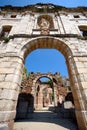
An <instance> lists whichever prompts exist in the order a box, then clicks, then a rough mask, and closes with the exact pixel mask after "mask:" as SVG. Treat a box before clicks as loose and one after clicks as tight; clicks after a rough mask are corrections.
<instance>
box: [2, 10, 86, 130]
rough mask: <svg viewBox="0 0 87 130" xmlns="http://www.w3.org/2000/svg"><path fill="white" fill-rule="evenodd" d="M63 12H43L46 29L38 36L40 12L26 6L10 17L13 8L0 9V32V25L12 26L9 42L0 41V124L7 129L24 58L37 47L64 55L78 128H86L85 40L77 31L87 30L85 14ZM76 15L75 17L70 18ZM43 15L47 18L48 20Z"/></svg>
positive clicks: (17, 91)
mask: <svg viewBox="0 0 87 130" xmlns="http://www.w3.org/2000/svg"><path fill="white" fill-rule="evenodd" d="M64 12H65V11H64ZM64 12H62V11H60V12H58V13H52V12H51V13H49V12H48V13H47V14H46V12H45V13H43V14H44V15H46V17H45V16H44V18H45V19H46V20H45V25H46V26H45V27H46V28H44V31H43V32H44V33H43V34H44V35H42V34H41V30H40V28H39V29H38V28H37V20H38V17H39V16H40V15H42V14H40V13H38V12H34V13H33V14H32V13H31V12H29V11H28V10H27V9H26V11H25V14H24V13H23V12H21V13H20V11H19V12H18V11H17V12H16V14H17V16H16V17H15V18H12V17H10V15H11V14H12V13H14V11H12V10H9V11H7V12H6V11H4V10H2V13H1V15H0V32H1V33H2V30H3V26H9V25H10V26H12V29H11V31H10V33H9V35H8V36H10V40H9V42H7V43H5V42H4V40H0V122H1V124H2V125H3V124H4V123H5V124H6V125H7V127H9V130H12V122H13V120H14V118H15V114H16V105H17V100H18V93H19V87H20V85H21V79H22V69H23V64H24V60H25V58H26V56H27V55H28V54H29V53H30V52H31V51H33V50H35V49H37V48H54V49H57V50H59V51H60V52H61V53H62V54H63V55H64V57H65V59H66V64H67V67H68V72H69V77H70V82H71V86H72V93H73V97H74V102H75V109H76V116H77V121H78V125H79V129H80V130H83V129H84V130H86V129H87V116H86V115H87V103H86V102H87V44H86V43H87V39H86V37H85V38H84V37H83V36H82V34H81V33H80V30H79V29H81V30H85V32H86V31H87V17H86V15H83V13H81V12H75V11H74V12H73V11H71V12H67V11H66V13H64ZM76 14H77V15H79V17H74V15H76ZM85 14H86V12H85ZM47 16H50V17H51V18H50V21H48V18H47ZM52 20H53V25H54V26H51V27H52V28H51V29H50V28H49V26H47V25H48V24H49V25H50V24H52ZM47 23H48V24H47ZM78 26H80V28H79V27H78ZM45 29H46V30H45ZM47 31H49V33H47ZM1 104H2V105H1Z"/></svg>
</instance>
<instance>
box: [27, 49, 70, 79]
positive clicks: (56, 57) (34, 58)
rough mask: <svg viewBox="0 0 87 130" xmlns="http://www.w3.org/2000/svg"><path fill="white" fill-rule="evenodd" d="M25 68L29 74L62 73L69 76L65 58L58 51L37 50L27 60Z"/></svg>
mask: <svg viewBox="0 0 87 130" xmlns="http://www.w3.org/2000/svg"><path fill="white" fill-rule="evenodd" d="M25 66H26V67H27V68H28V71H29V72H32V71H33V72H35V73H36V72H42V73H47V72H52V73H55V72H60V74H61V75H62V76H68V73H67V67H66V63H65V58H64V56H63V55H62V54H61V53H60V52H59V51H58V50H56V49H37V50H35V51H32V52H31V53H30V54H29V55H28V56H27V58H26V62H25Z"/></svg>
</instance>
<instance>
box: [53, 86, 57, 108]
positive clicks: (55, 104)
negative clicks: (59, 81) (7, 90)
mask: <svg viewBox="0 0 87 130" xmlns="http://www.w3.org/2000/svg"><path fill="white" fill-rule="evenodd" d="M56 89H57V88H56V87H55V86H54V106H55V107H56V106H57V95H56V94H57V90H56Z"/></svg>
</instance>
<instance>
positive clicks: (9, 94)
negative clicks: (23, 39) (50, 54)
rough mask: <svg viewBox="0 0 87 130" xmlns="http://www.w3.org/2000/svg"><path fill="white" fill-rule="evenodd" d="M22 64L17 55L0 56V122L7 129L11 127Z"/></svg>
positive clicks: (10, 129)
mask: <svg viewBox="0 0 87 130" xmlns="http://www.w3.org/2000/svg"><path fill="white" fill-rule="evenodd" d="M22 66H23V61H22V59H21V58H19V57H15V56H2V57H0V123H1V124H6V125H7V126H8V129H9V130H12V129H13V128H12V127H13V123H14V121H13V120H14V118H15V114H16V104H17V99H18V93H19V87H20V84H21V79H22ZM0 129H2V128H1V125H0Z"/></svg>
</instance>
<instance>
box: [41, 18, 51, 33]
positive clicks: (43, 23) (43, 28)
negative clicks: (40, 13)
mask: <svg viewBox="0 0 87 130" xmlns="http://www.w3.org/2000/svg"><path fill="white" fill-rule="evenodd" d="M49 27H50V23H49V21H48V20H46V19H45V18H42V19H41V22H40V29H41V34H49Z"/></svg>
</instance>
